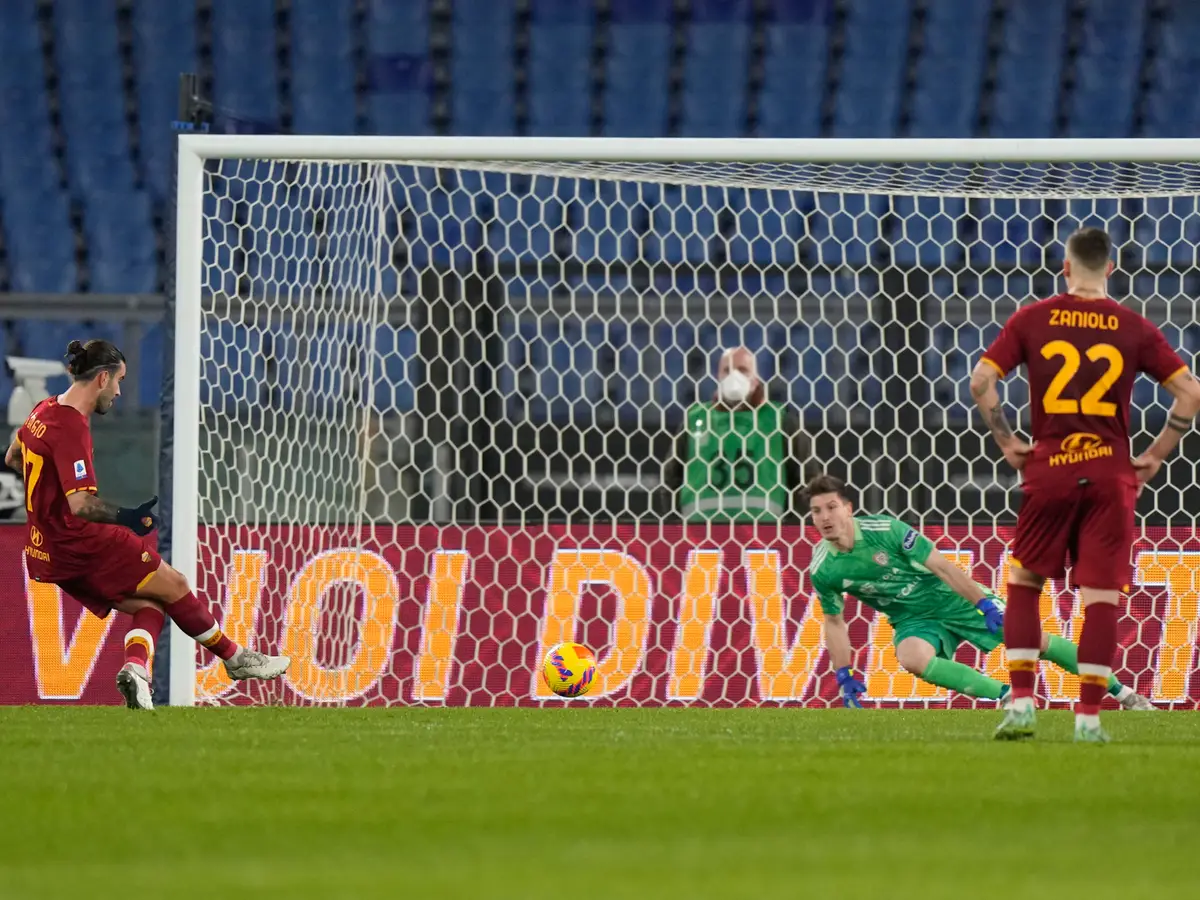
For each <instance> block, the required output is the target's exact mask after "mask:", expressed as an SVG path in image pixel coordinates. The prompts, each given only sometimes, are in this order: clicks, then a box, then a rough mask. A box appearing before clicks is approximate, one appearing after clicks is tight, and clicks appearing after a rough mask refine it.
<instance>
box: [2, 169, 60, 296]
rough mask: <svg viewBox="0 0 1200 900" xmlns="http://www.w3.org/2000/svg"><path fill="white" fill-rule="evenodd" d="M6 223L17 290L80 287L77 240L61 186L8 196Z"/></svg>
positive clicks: (14, 287) (12, 281)
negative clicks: (58, 188)
mask: <svg viewBox="0 0 1200 900" xmlns="http://www.w3.org/2000/svg"><path fill="white" fill-rule="evenodd" d="M4 223H5V227H6V229H7V234H6V237H7V240H8V253H9V268H10V274H11V283H12V289H13V290H14V291H17V292H38V293H68V292H71V291H74V290H76V288H77V276H76V269H75V251H74V240H73V239H72V235H71V224H70V218H69V213H68V209H67V202H66V198H65V197H63V195H62V194H61V193H60V192H59V191H58V190H57V189H51V190H49V191H47V192H45V193H30V192H25V193H22V194H20V195H16V196H12V197H9V198H6V199H5V202H4Z"/></svg>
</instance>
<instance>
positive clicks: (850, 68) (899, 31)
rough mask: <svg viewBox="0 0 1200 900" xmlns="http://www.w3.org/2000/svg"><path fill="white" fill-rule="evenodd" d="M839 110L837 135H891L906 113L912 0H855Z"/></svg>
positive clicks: (835, 126) (848, 28)
mask: <svg viewBox="0 0 1200 900" xmlns="http://www.w3.org/2000/svg"><path fill="white" fill-rule="evenodd" d="M847 12H848V15H847V19H846V49H845V56H844V57H843V59H842V76H841V81H840V83H839V86H838V97H837V109H836V111H835V113H834V122H833V134H834V136H835V137H889V136H891V135H893V134H895V130H896V124H897V120H898V117H899V113H900V93H901V88H902V87H903V81H904V63H905V60H906V58H907V53H908V19H909V3H908V0H893V2H887V3H879V2H876V0H854V2H851V3H850V4H849V8H848V11H847Z"/></svg>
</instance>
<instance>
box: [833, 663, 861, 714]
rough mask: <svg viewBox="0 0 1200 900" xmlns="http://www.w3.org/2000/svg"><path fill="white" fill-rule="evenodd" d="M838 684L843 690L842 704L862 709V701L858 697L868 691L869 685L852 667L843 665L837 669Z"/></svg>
mask: <svg viewBox="0 0 1200 900" xmlns="http://www.w3.org/2000/svg"><path fill="white" fill-rule="evenodd" d="M837 684H838V687H839V688H841V690H842V705H843V706H846V707H850V708H852V709H862V701H861V700H859V699H858V698H859V697H861V696H862V695H863V694H865V693H866V692H867V686H866V685H865V684H863V683H862V681H860V680H859V678H858V676H857V675H856V674H855V672H854V670H853V669H852V668H850V667H849V666H842V667H841V668H840V669H838V670H837Z"/></svg>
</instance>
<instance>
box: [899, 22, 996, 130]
mask: <svg viewBox="0 0 1200 900" xmlns="http://www.w3.org/2000/svg"><path fill="white" fill-rule="evenodd" d="M987 40H988V9H987V6H986V5H985V4H982V3H958V2H955V0H937V2H933V3H931V4H929V5H928V6H927V7H926V11H925V25H924V31H923V45H922V49H921V55H920V57H919V58H918V60H917V68H916V73H915V74H916V86H915V94H914V96H913V100H912V110H911V112H912V119H911V122H910V125H909V134H910V136H912V137H970V136H971V135H972V134H974V127H975V118H976V115H977V114H978V105H979V92H980V89H981V86H982V82H983V72H984V60H985V54H986V51H987Z"/></svg>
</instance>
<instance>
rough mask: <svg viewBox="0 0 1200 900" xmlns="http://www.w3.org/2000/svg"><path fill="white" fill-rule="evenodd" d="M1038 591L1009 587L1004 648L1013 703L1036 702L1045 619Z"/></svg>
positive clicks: (1024, 587) (1020, 585)
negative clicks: (1039, 608)
mask: <svg viewBox="0 0 1200 900" xmlns="http://www.w3.org/2000/svg"><path fill="white" fill-rule="evenodd" d="M1041 593H1042V592H1041V591H1040V590H1039V589H1038V588H1033V587H1029V586H1028V585H1024V584H1012V583H1010V584H1009V586H1008V607H1007V609H1006V610H1005V612H1004V646H1005V648H1006V650H1007V653H1008V676H1009V681H1010V682H1011V684H1012V698H1013V700H1020V699H1022V698H1026V697H1028V698H1029V699H1030V700H1032V698H1033V688H1034V684H1035V682H1036V681H1037V660H1038V656H1039V655H1040V654H1041V647H1042V617H1041V613H1040V611H1039V610H1038V600H1039V598H1040V597H1041Z"/></svg>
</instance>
